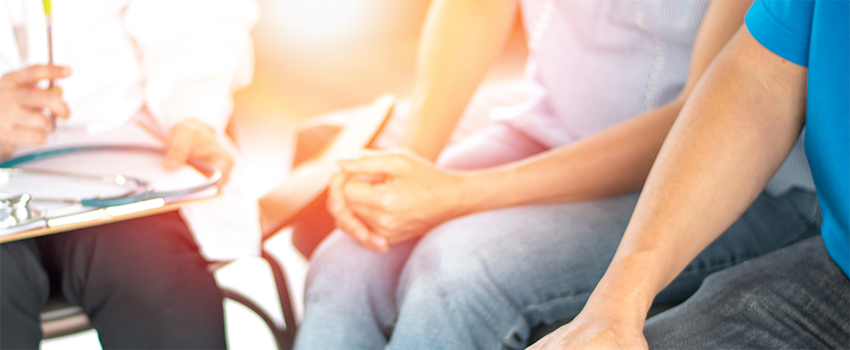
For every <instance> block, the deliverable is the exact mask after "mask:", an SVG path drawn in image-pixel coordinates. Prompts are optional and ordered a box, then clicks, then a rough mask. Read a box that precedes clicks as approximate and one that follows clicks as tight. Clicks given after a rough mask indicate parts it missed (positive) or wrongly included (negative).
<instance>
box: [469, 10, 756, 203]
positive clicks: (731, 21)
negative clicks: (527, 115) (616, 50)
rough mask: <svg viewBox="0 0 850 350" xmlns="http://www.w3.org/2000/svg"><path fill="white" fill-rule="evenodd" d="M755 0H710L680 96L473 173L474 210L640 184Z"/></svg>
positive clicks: (600, 193)
mask: <svg viewBox="0 0 850 350" xmlns="http://www.w3.org/2000/svg"><path fill="white" fill-rule="evenodd" d="M751 3H752V1H740V0H723V1H713V2H712V3H711V5H710V7H709V8H708V10H707V11H706V15H705V17H704V20H703V24H702V26H701V28H700V31H699V34H698V35H697V38H696V41H695V44H694V49H693V53H692V55H691V57H692V58H691V67H690V71H689V73H688V79H687V81H686V84H685V88H684V89H683V90H682V91H681V92H680V94H679V96H678V97H677V98H676V99H675V100H673V101H672V102H670V103H667V104H665V105H663V106H661V107H659V108H656V109H653V110H651V111H648V112H645V113H643V114H641V115H638V116H636V117H634V118H632V119H629V120H627V121H625V122H622V123H620V124H618V125H615V126H613V127H610V128H608V129H606V130H604V131H602V132H599V133H598V134H595V135H592V136H589V137H587V138H585V139H582V140H579V141H577V142H575V143H573V144H569V145H566V146H563V147H560V148H556V149H553V150H550V151H548V152H544V153H542V154H539V155H537V156H534V157H530V158H528V159H525V160H523V161H519V162H514V163H510V164H507V165H504V166H501V167H497V168H493V169H487V170H483V171H480V172H478V173H474V174H473V175H472V176H474V177H475V179H474V180H473V181H471V182H472V183H476V184H478V186H480V187H481V188H480V189H476V191H470V193H478V194H479V195H480V198H477V197H475V196H466V198H469V199H470V200H473V201H476V202H473V203H470V205H471V206H473V207H474V210H472V211H480V210H486V209H494V208H499V207H507V206H515V205H521V204H529V203H541V202H563V201H577V200H587V199H593V198H600V197H607V196H612V195H618V194H622V193H628V192H631V191H635V190H638V189H640V188H641V187H642V186H643V184H644V182H645V181H646V176H647V175H648V174H649V169H650V167H651V166H652V162H653V161H654V160H655V157H656V155H657V154H658V150H659V149H660V148H661V144H662V142H664V138H665V137H666V136H667V132H668V131H669V130H670V127H671V126H672V125H673V122H674V121H675V120H676V116H677V115H678V114H679V111H680V110H681V108H682V105H684V102H685V100H687V98H688V96H689V95H690V93H691V91H692V90H693V88H694V86H695V85H696V83H697V81H698V80H699V78H700V77H701V76H702V74H703V73H704V72H705V70H706V69H707V68H708V65H709V64H710V63H711V61H712V60H713V59H714V57H716V56H717V54H718V53H719V52H720V50H721V49H722V48H723V46H724V45H725V44H726V43H727V42H728V41H729V39H730V38H732V36H733V35H734V34H735V31H736V30H737V29H738V28H739V27H740V26H741V24H743V23H744V16H745V14H746V12H747V9H748V8H749V7H750V4H751ZM541 184H542V185H541ZM473 186H475V185H473ZM488 189H491V191H493V193H488V192H489V191H488Z"/></svg>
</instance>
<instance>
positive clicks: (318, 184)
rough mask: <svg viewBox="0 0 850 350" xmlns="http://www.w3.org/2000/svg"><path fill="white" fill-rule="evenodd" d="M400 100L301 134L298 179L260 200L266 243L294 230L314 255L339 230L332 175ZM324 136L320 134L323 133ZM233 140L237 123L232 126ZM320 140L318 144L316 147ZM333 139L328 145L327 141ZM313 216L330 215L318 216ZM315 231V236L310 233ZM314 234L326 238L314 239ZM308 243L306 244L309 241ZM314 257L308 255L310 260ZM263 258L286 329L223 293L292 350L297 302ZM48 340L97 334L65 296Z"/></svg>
mask: <svg viewBox="0 0 850 350" xmlns="http://www.w3.org/2000/svg"><path fill="white" fill-rule="evenodd" d="M394 102H395V98H394V97H393V96H391V95H385V96H382V97H380V98H379V99H377V100H376V101H375V102H374V103H373V104H371V105H369V106H366V107H360V108H354V109H349V110H344V111H340V112H337V113H332V114H330V115H328V116H326V117H324V118H318V119H317V120H318V122H317V123H313V124H308V125H307V126H306V127H304V128H302V132H301V133H299V146H298V149H299V151H297V152H296V157H295V161H294V164H293V169H294V170H293V176H291V177H290V178H289V179H288V180H287V181H285V182H284V183H283V184H282V185H281V186H279V187H278V188H277V189H276V190H274V191H272V192H271V193H270V194H269V195H267V196H266V197H264V198H263V199H262V200H261V201H260V205H261V209H262V215H263V218H262V219H263V241H262V242H263V243H265V242H266V240H268V239H269V238H271V237H273V236H274V234H276V233H277V232H279V231H280V230H281V229H283V228H284V227H287V226H292V227H293V229H294V231H297V232H301V233H302V234H300V235H297V236H296V235H293V236H294V237H301V240H302V241H298V239H296V238H294V242H293V243H294V244H295V245H296V247H298V248H299V250H300V251H302V252H307V251H309V252H312V249H313V248H314V247H315V246H316V245H318V243H319V241H320V240H321V239H322V238H324V235H326V234H327V233H329V232H330V231H331V230H332V229H333V221H332V219H331V218H330V216H328V214H326V211H324V202H325V199H326V193H327V191H326V187H327V185H328V181H329V179H330V175H331V174H332V173H333V171H334V170H335V169H336V164H335V161H336V160H337V159H340V158H343V157H347V156H352V155H353V154H354V153H352V152H357V151H358V150H359V149H362V148H363V147H364V146H366V145H367V144H369V143H370V142H371V141H372V140H373V138H374V136H375V135H376V134H377V133H378V131H379V130H380V129H381V127H382V125H383V123H384V121H385V120H386V118H387V116H388V115H389V113H390V111H391V110H392V106H393V104H394ZM317 133H318V134H317ZM228 134H229V135H233V134H234V132H233V124H230V125H229V126H228ZM311 140H318V142H311ZM327 140H331V142H330V143H329V144H328V143H326V142H324V141H327ZM311 213H319V215H321V214H322V213H324V215H325V216H324V217H317V216H315V215H312V214H311ZM307 232H310V233H311V234H306V233H307ZM313 232H318V233H320V234H319V235H317V234H312V233H313ZM305 240H306V241H305ZM309 252H308V253H306V254H305V255H306V256H309ZM261 258H262V259H263V260H265V262H266V263H268V265H269V267H270V268H271V271H272V275H273V277H274V282H275V286H276V288H277V294H278V298H279V301H280V306H281V313H282V315H283V319H284V325H283V327H280V326H278V325H277V323H276V322H275V321H274V320H273V319H272V318H271V316H269V314H268V313H267V312H266V310H263V308H262V307H260V306H259V305H258V304H257V303H255V302H254V301H252V300H251V299H250V298H248V297H246V296H244V295H242V294H241V293H239V292H237V291H234V290H231V289H228V288H226V287H225V288H222V289H221V291H222V294H223V295H224V297H225V298H227V299H230V300H233V301H235V302H238V303H240V304H242V305H244V306H245V307H247V308H248V309H250V310H252V311H253V312H254V313H256V314H257V315H258V316H259V317H260V318H261V319H262V320H263V321H264V322H265V323H266V325H267V326H268V329H269V330H270V331H271V332H272V334H273V336H274V339H275V342H276V344H277V346H278V348H279V349H290V348H292V345H293V341H294V339H295V333H296V328H297V326H296V321H295V315H294V312H293V305H292V300H291V298H290V295H289V289H288V284H287V279H286V275H285V273H284V270H283V268H282V267H281V265H280V263H279V262H278V261H277V259H275V258H274V257H273V256H272V255H271V254H270V253H269V252H267V251H266V250H265V249H263V250H262V252H261ZM230 263H231V261H225V262H212V263H210V264H209V265H208V269H209V270H210V271H211V272H212V271H216V270H218V269H220V268H222V267H224V266H227V265H228V264H230ZM41 324H42V331H43V334H44V335H43V339H51V338H56V337H60V336H64V335H68V334H73V333H78V332H82V331H85V330H88V329H91V324H90V321H89V319H88V317H87V316H86V314H85V313H84V312H83V310H82V308H80V307H79V306H75V305H71V304H69V303H68V302H67V301H65V300H64V299H63V298H61V297H54V298H51V299H50V300H49V301H48V303H47V305H46V306H45V308H44V309H43V310H42V313H41Z"/></svg>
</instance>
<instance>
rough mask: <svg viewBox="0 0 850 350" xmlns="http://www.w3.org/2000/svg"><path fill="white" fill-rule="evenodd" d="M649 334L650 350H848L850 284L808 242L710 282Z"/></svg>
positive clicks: (817, 244)
mask: <svg viewBox="0 0 850 350" xmlns="http://www.w3.org/2000/svg"><path fill="white" fill-rule="evenodd" d="M644 335H646V340H647V341H648V342H649V348H650V349H847V348H850V279H848V278H847V275H845V274H844V272H843V271H841V269H839V268H838V266H837V265H835V263H834V262H833V261H832V259H831V258H830V257H829V254H828V253H827V251H826V248H825V247H824V244H823V239H821V237H820V236H816V237H812V238H808V239H806V240H804V241H802V242H799V243H796V244H794V245H791V246H789V247H786V248H782V249H780V250H777V251H774V252H772V253H770V254H766V255H764V256H762V257H759V258H755V259H753V260H750V261H747V262H745V263H743V264H740V265H736V266H733V267H730V268H727V269H725V270H723V271H720V272H717V273H714V274H712V275H710V276H709V277H708V278H706V279H705V280H704V281H703V283H702V286H701V287H700V289H699V290H698V291H697V292H696V293H695V294H694V295H693V296H692V297H691V298H689V299H688V300H687V301H686V302H685V303H683V304H681V305H679V306H677V307H675V308H673V309H670V310H668V311H666V312H664V313H661V314H659V315H658V316H656V317H653V318H651V319H650V320H649V321H647V323H646V326H645V328H644Z"/></svg>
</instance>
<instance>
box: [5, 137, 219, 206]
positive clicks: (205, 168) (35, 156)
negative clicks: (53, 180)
mask: <svg viewBox="0 0 850 350" xmlns="http://www.w3.org/2000/svg"><path fill="white" fill-rule="evenodd" d="M104 151H107V152H142V153H155V154H165V150H164V149H161V148H157V147H149V146H134V145H88V146H72V147H61V148H54V149H47V150H42V151H36V152H33V153H29V154H24V155H21V156H19V157H15V158H12V159H9V160H6V161H4V162H2V163H0V168H14V167H16V166H19V165H21V164H26V163H29V162H34V161H37V160H42V159H47V158H53V157H58V156H63V155H67V154H75V153H84V152H104ZM189 164H190V165H191V166H193V167H195V168H196V169H198V170H199V171H201V172H202V173H204V175H206V176H207V181H206V182H205V183H203V184H200V185H198V186H192V187H188V188H184V189H180V190H173V191H155V190H153V188H147V189H145V190H143V191H141V192H139V193H135V194H130V195H124V196H117V197H102V198H98V197H95V198H84V199H81V200H80V201H79V202H80V204H81V205H83V206H87V207H95V208H105V207H114V206H119V205H126V204H132V203H137V202H141V201H145V200H149V199H156V198H175V197H183V196H188V195H191V194H194V193H198V192H201V191H204V190H207V189H209V188H212V187H217V186H218V185H220V184H221V177H222V174H221V170H218V169H215V168H213V167H212V166H210V165H208V164H206V163H204V162H200V161H197V160H190V161H189ZM22 170H23V171H26V169H22Z"/></svg>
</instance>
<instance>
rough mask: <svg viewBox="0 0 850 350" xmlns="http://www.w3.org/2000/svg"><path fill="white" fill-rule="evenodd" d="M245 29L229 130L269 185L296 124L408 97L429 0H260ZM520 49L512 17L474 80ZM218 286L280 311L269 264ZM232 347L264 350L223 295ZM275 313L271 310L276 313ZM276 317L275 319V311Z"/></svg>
mask: <svg viewBox="0 0 850 350" xmlns="http://www.w3.org/2000/svg"><path fill="white" fill-rule="evenodd" d="M259 3H260V6H261V10H262V14H261V17H260V20H259V22H258V23H257V25H256V26H255V27H254V30H253V32H252V35H253V38H254V51H255V60H256V61H255V62H256V66H255V74H254V80H253V83H252V84H251V85H250V86H248V87H247V88H245V89H243V90H241V91H239V92H237V93H236V95H235V102H236V104H235V105H236V109H235V111H234V116H233V121H232V126H233V129H232V133H233V134H234V135H233V136H235V138H236V141H237V143H238V145H239V147H240V148H241V150H242V153H243V156H244V157H243V160H242V161H244V162H245V163H246V167H247V168H248V170H249V171H250V172H251V173H252V177H253V178H254V181H253V183H252V186H256V187H257V188H256V189H255V190H257V191H259V192H265V191H269V190H271V189H272V188H274V187H275V186H276V185H277V184H279V183H280V182H281V181H284V180H285V178H286V176H287V174H288V170H289V165H290V164H291V160H292V155H293V152H294V145H295V131H296V128H297V126H298V124H299V123H301V122H303V121H305V120H308V119H309V118H312V117H315V116H318V115H321V114H323V113H327V112H331V111H334V110H338V109H342V108H349V107H354V106H358V105H363V104H367V103H369V102H371V101H372V100H374V99H375V98H377V97H378V96H379V95H381V94H383V93H387V92H390V93H394V94H395V95H396V96H398V97H400V98H408V97H410V95H411V93H412V91H411V90H412V85H413V76H414V68H415V61H416V51H417V45H418V39H419V33H420V30H421V28H422V24H423V21H424V19H425V15H426V12H427V10H428V5H429V4H430V1H429V0H259ZM527 55H528V53H527V50H526V43H525V37H524V33H523V30H522V26H521V23H520V22H519V16H518V17H517V23H516V25H515V27H514V30H513V32H512V34H511V36H510V38H509V40H508V43H507V45H506V47H505V50H504V52H503V54H502V55H501V57H500V58H499V59H498V60H497V61H496V63H495V64H494V65H493V67H491V70H490V73H489V74H488V76H487V78H486V79H485V81H484V84H483V85H496V84H500V83H505V82H510V81H516V80H520V79H521V77H522V73H523V69H524V64H525V59H526V57H527ZM290 237H291V236H290V233H289V232H287V231H282V232H280V233H279V234H277V235H276V236H275V237H274V238H272V239H270V240H269V241H268V242H267V243H266V249H267V251H269V252H271V253H272V254H273V255H274V256H275V257H277V258H278V260H279V261H280V262H281V263H282V265H283V266H284V269H285V270H286V273H287V277H288V282H289V288H290V295H291V296H292V297H293V304H295V305H294V306H295V311H296V316H297V317H298V318H299V319H300V316H301V314H302V306H303V290H304V279H305V277H306V273H307V268H308V262H307V261H306V259H304V257H303V256H301V255H300V253H298V252H297V251H296V250H295V249H294V248H293V247H292V244H291V239H290ZM216 279H217V280H218V282H219V283H220V284H223V285H226V286H228V287H233V288H234V289H237V290H240V291H243V292H244V293H245V294H246V295H248V296H249V297H251V298H252V299H254V300H255V301H257V302H259V303H260V304H261V305H263V306H265V307H266V308H267V309H271V310H275V309H276V310H279V306H278V304H277V301H276V295H275V294H274V293H275V291H274V286H273V282H272V279H271V274H270V270H269V269H268V267H267V265H265V264H264V262H262V261H261V260H260V259H250V258H249V259H244V260H239V261H237V262H236V263H235V264H231V265H230V266H227V267H225V268H224V269H221V270H220V271H218V272H217V274H216ZM225 317H226V323H227V336H228V342H229V346H230V348H231V349H273V348H274V346H275V345H274V340H273V339H272V338H271V334H270V333H268V331H267V330H266V329H265V324H264V323H263V322H262V320H260V319H259V317H257V316H256V315H255V314H253V313H252V312H251V311H249V310H248V309H246V308H244V307H242V306H241V305H240V304H237V303H234V302H231V301H226V302H225ZM279 317H280V316H279ZM281 319H282V317H281ZM41 348H42V349H47V350H52V349H57V350H58V349H63V350H64V349H99V348H100V344H99V342H98V340H97V333H96V332H95V331H94V330H89V331H86V332H83V333H78V334H75V335H71V336H65V337H61V338H55V339H51V340H48V341H44V342H42V347H41Z"/></svg>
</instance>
